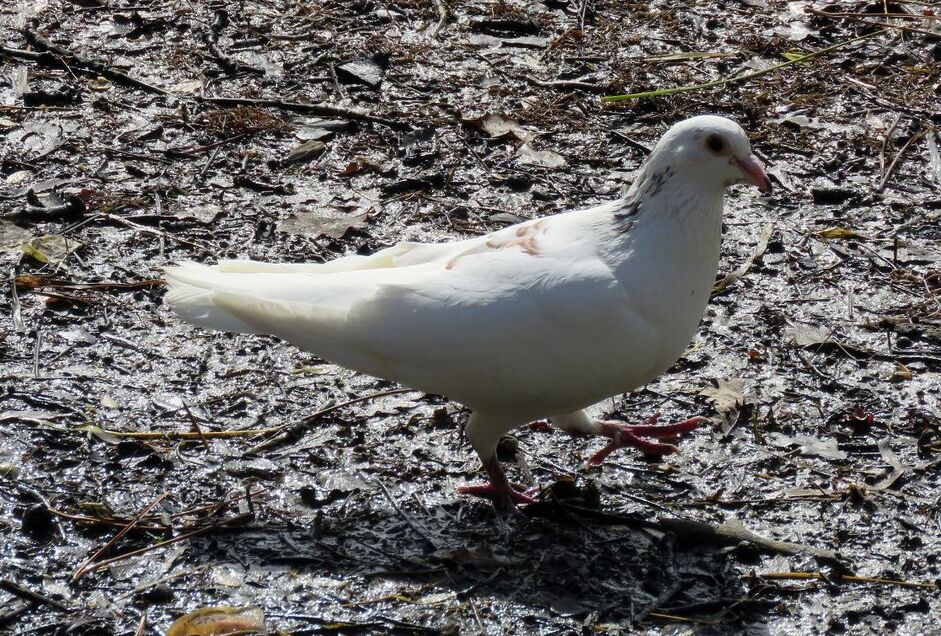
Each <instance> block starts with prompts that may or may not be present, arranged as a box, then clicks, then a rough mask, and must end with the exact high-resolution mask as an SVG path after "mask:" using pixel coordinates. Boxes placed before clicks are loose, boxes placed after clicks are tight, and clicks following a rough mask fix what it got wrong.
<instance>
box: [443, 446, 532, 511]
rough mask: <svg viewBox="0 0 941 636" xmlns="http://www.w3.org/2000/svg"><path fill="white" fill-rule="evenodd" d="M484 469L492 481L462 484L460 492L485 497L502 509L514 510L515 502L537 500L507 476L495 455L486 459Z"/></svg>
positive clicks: (526, 502) (523, 502) (522, 502)
mask: <svg viewBox="0 0 941 636" xmlns="http://www.w3.org/2000/svg"><path fill="white" fill-rule="evenodd" d="M483 464H484V469H485V470H486V471H487V475H488V476H489V477H490V483H487V484H479V485H474V486H461V487H460V488H458V489H457V491H458V492H460V493H464V494H466V495H475V496H477V497H485V498H487V499H490V500H491V501H493V505H494V506H496V507H497V508H499V509H501V510H512V509H513V508H514V507H515V504H531V503H536V500H535V499H533V498H532V497H530V496H529V495H528V494H526V493H525V492H523V491H521V490H517V489H516V488H515V487H514V486H513V485H512V484H511V483H510V482H509V481H508V480H507V478H506V473H504V472H503V467H502V466H501V465H500V461H499V460H498V459H497V458H496V456H493V457H491V458H489V459H486V460H484V462H483Z"/></svg>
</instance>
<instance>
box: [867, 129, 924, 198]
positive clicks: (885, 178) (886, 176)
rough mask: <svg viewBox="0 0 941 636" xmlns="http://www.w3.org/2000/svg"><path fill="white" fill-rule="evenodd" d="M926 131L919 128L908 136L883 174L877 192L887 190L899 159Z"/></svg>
mask: <svg viewBox="0 0 941 636" xmlns="http://www.w3.org/2000/svg"><path fill="white" fill-rule="evenodd" d="M924 133H925V130H924V128H919V129H918V131H917V132H916V133H915V134H914V135H912V136H911V137H909V138H908V141H906V142H905V145H903V146H902V149H901V150H899V151H898V153H897V154H896V155H895V158H894V159H892V163H890V164H889V167H888V168H886V171H885V174H884V175H882V181H880V182H879V187H878V188H877V189H876V192H882V191H883V190H885V187H886V185H888V183H889V179H891V178H892V175H893V174H894V173H895V168H896V167H897V166H898V163H899V159H901V158H902V156H903V155H904V154H905V152H906V151H907V150H908V147H909V146H911V145H912V144H913V143H915V142H916V141H918V140H919V139H921V138H922V136H923V135H924Z"/></svg>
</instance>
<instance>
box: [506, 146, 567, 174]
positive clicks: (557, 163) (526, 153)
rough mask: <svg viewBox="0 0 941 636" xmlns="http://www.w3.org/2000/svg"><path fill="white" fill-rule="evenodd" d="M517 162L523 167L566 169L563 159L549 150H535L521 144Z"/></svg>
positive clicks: (565, 162)
mask: <svg viewBox="0 0 941 636" xmlns="http://www.w3.org/2000/svg"><path fill="white" fill-rule="evenodd" d="M516 156H517V161H518V162H519V163H520V164H522V165H524V166H539V167H542V168H552V169H564V168H567V167H568V165H569V164H568V162H567V161H566V160H565V157H563V156H562V155H560V154H559V153H557V152H553V151H551V150H535V149H533V147H532V146H530V145H529V144H523V145H522V146H521V147H520V149H519V152H518V153H517V155H516Z"/></svg>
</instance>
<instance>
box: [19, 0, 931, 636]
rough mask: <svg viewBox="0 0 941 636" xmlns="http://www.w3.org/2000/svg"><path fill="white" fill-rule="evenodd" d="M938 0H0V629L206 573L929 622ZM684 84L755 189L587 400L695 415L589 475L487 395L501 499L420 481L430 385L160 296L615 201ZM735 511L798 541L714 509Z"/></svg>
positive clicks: (736, 628) (447, 610)
mask: <svg viewBox="0 0 941 636" xmlns="http://www.w3.org/2000/svg"><path fill="white" fill-rule="evenodd" d="M935 11H938V12H939V13H941V9H937V8H935V7H934V5H933V4H932V3H929V2H918V3H894V2H892V3H882V2H878V3H873V4H871V5H868V4H865V3H860V2H847V3H841V4H840V5H834V4H830V5H828V4H824V3H820V4H814V3H810V2H789V3H783V2H772V1H765V0H749V1H747V2H743V3H705V2H700V3H694V2H600V1H599V2H592V1H589V0H583V1H581V2H579V1H572V2H565V1H556V0H546V1H545V2H533V3H527V2H522V1H518V2H517V1H512V2H473V3H457V2H453V3H450V5H449V4H448V3H446V2H444V1H443V0H442V2H435V1H433V0H391V1H375V2H373V1H372V0H362V1H358V2H330V1H325V2H317V3H306V2H289V1H274V2H251V1H248V2H239V3H235V2H228V1H225V0H223V1H219V2H214V3H194V4H193V5H190V4H189V3H174V2H161V1H159V0H154V1H152V2H143V3H128V4H127V5H126V6H125V5H124V4H122V3H121V2H114V3H111V2H108V3H106V6H105V5H99V4H97V3H96V2H95V1H94V0H89V1H88V2H74V3H33V2H26V1H25V0H14V2H12V3H6V4H4V6H3V7H2V8H0V45H2V46H3V48H2V49H0V59H2V63H3V73H2V74H0V77H2V79H0V135H2V137H3V139H2V144H3V145H2V151H0V152H2V163H0V177H2V180H3V190H2V194H0V217H2V220H0V247H2V250H3V253H2V256H0V258H2V259H3V262H4V272H5V283H4V285H5V287H4V289H5V291H4V293H3V294H2V295H0V315H2V318H0V360H2V367H0V373H2V391H0V432H2V439H0V475H2V476H0V528H2V530H3V534H4V537H5V539H4V541H3V542H2V545H0V573H2V575H0V578H2V590H3V591H2V592H0V603H2V606H0V630H8V631H10V632H12V633H24V634H25V633H70V634H98V633H101V634H111V633H121V634H130V633H164V632H165V630H166V629H167V627H168V626H169V624H170V622H171V621H172V620H173V618H175V617H177V616H179V615H181V614H184V613H186V612H189V611H192V610H194V609H197V608H200V607H206V606H212V605H229V606H258V607H261V608H263V609H264V612H265V615H266V619H267V622H268V625H269V626H270V627H271V628H274V629H281V630H286V631H294V632H297V633H334V632H339V633H377V632H384V631H394V632H401V633H416V632H417V633H473V632H475V631H479V632H485V633H501V632H502V633H537V634H554V633H579V632H581V633H619V632H624V631H632V632H636V633H670V634H675V633H702V634H710V633H741V632H748V633H821V632H828V633H867V632H875V633H886V632H888V631H890V630H893V631H897V632H898V633H901V634H924V633H929V632H930V631H931V630H933V629H936V627H935V622H936V621H935V619H934V615H936V613H937V612H938V611H939V599H938V588H937V583H936V582H937V581H938V580H939V576H941V575H939V565H941V564H939V555H941V533H939V529H941V528H939V520H941V483H939V464H938V462H939V451H941V437H939V418H941V406H939V397H938V380H939V371H941V304H939V298H938V295H939V289H941V272H939V263H941V244H939V239H941V230H939V223H938V220H939V219H938V217H939V210H941V158H939V155H938V150H937V147H938V145H941V138H939V137H938V133H937V130H936V128H937V126H938V124H939V123H941V111H939V109H938V107H937V104H938V99H939V92H941V72H939V66H938V60H939V58H941V38H939V36H938V35H935V34H934V32H933V30H936V29H937V28H938V27H939V20H938V19H937V16H936V14H935ZM824 13H829V14H830V15H824ZM885 14H888V16H889V17H886V15H885ZM859 36H867V37H864V38H861V39H858V40H856V41H853V42H850V40H852V39H853V38H858V37H859ZM843 43H845V44H844V45H843V46H840V47H838V48H836V49H835V50H834V51H832V52H830V53H828V54H826V55H821V56H819V57H815V58H812V59H808V60H804V61H801V62H799V63H794V64H792V65H789V66H786V67H784V68H782V69H779V70H777V71H774V72H772V73H768V74H763V75H759V76H758V77H755V78H754V79H751V80H749V81H747V82H738V83H729V84H725V85H723V86H720V87H718V88H711V89H707V90H700V91H695V92H688V93H682V94H678V95H672V96H666V97H659V98H655V99H648V100H643V101H637V100H627V101H624V102H620V103H618V104H615V105H609V106H603V105H602V104H601V101H600V96H602V95H611V94H617V93H620V92H624V91H634V90H647V89H656V88H665V87H671V86H680V85H685V84H695V83H701V82H706V81H711V80H717V79H721V78H727V77H733V76H736V75H739V74H742V73H748V72H752V71H755V70H760V69H763V68H767V67H770V66H772V65H774V64H779V63H782V62H784V61H787V60H789V59H794V55H795V54H806V53H810V52H813V51H818V50H821V49H824V48H826V47H830V46H833V45H838V44H843ZM701 112H717V113H724V114H728V115H731V116H734V117H735V118H737V119H738V120H739V121H740V122H741V123H742V124H743V126H744V127H745V128H746V129H747V130H748V131H749V132H750V134H751V135H752V138H753V142H754V146H755V148H756V151H757V152H758V153H759V155H760V156H762V157H764V158H765V159H766V160H767V162H768V164H769V166H770V167H771V169H770V172H771V174H772V175H773V178H774V180H775V186H776V188H777V189H776V192H775V194H774V195H773V196H771V197H770V198H767V199H758V198H757V197H758V194H757V193H755V192H752V191H744V190H742V191H737V192H734V193H733V196H732V200H731V201H730V204H729V209H728V215H727V224H726V229H727V231H726V237H725V245H724V255H723V262H722V265H721V272H720V276H721V277H722V280H721V282H720V284H719V285H718V287H717V292H716V295H715V298H714V302H713V303H712V304H711V305H710V308H709V310H708V313H707V316H706V319H705V321H704V324H703V327H702V329H701V330H700V333H699V335H698V337H697V339H696V341H695V342H694V343H693V345H692V346H691V349H690V350H689V352H688V353H687V355H686V356H685V357H684V358H683V360H681V361H680V362H679V363H678V364H677V365H676V366H675V367H674V368H673V369H672V370H671V371H670V372H669V373H668V374H666V375H665V376H664V377H663V378H661V379H660V380H659V381H657V382H656V383H654V384H651V385H650V386H648V387H646V388H645V389H643V390H641V391H638V392H636V393H635V394H633V395H630V396H620V397H617V398H614V399H612V400H608V401H606V402H605V403H603V404H600V405H599V406H598V407H597V410H598V411H599V413H603V414H606V415H608V416H612V417H617V418H623V419H625V420H627V421H638V420H640V419H643V418H645V417H647V416H648V415H650V414H651V413H653V412H661V413H662V414H663V417H664V419H665V420H669V419H673V418H685V417H687V416H689V415H692V414H696V413H703V414H706V415H710V416H713V417H714V420H715V426H714V427H712V428H711V429H710V428H706V429H704V430H701V431H700V432H698V433H697V434H695V435H692V436H690V437H689V438H687V439H685V440H683V450H684V452H683V454H682V455H679V456H675V457H668V458H642V457H639V456H637V455H634V454H631V453H627V452H623V453H620V454H618V455H615V456H613V457H612V458H611V459H610V461H608V462H607V463H606V464H605V465H604V466H602V467H599V468H592V469H588V468H586V461H585V460H586V459H587V457H588V456H589V455H590V453H591V452H593V451H594V450H596V449H597V447H598V444H599V442H597V441H592V440H584V439H577V438H570V437H568V436H565V435H563V434H560V433H558V432H552V431H549V430H547V429H546V428H545V427H543V426H539V425H538V424H537V425H534V426H532V427H530V428H527V429H522V430H520V431H518V432H517V435H516V438H517V441H518V447H517V449H516V451H515V455H516V459H517V462H516V464H515V465H514V464H510V465H509V468H510V470H511V473H512V477H513V478H514V479H517V480H519V481H520V482H522V483H527V482H530V483H532V484H534V485H538V486H541V487H544V488H545V489H546V490H545V491H544V494H543V497H544V499H545V503H540V504H537V505H536V506H533V507H532V508H530V509H528V510H526V511H524V512H523V514H520V515H518V516H516V517H512V518H506V519H501V518H498V517H496V516H495V515H494V514H493V512H492V511H491V510H490V508H489V507H488V505H487V504H486V503H485V502H481V501H476V500H471V499H469V498H467V497H461V496H458V495H457V494H455V488H456V487H457V486H459V485H462V484H465V483H467V482H469V481H474V480H476V479H477V478H478V477H479V470H478V465H477V460H476V458H475V457H474V456H473V453H472V451H471V450H470V448H469V447H468V446H467V444H466V443H465V442H464V441H463V440H462V438H461V435H460V425H461V424H462V423H463V421H464V419H465V417H466V413H464V412H463V411H462V410H461V409H460V408H459V407H458V406H456V405H454V404H452V403H448V402H447V401H445V400H443V399H441V398H438V397H436V396H427V395H423V394H420V393H417V392H405V391H396V389H398V388H399V387H395V386H393V385H390V384H388V383H385V382H380V381H376V380H374V379H371V378H367V377H361V376H357V375H355V374H353V373H350V372H347V371H345V370H343V369H340V368H337V367H335V366H332V365H329V364H326V363H325V362H324V361H322V360H319V359H317V358H316V357H315V356H313V355H310V354H307V353H299V352H298V351H296V350H294V349H293V348H292V347H289V346H286V345H284V344H283V343H281V342H278V341H275V340H273V339H268V338H260V337H243V336H232V335H227V334H214V333H206V332H203V331H200V330H197V329H193V328H191V327H189V326H188V325H185V324H182V323H181V322H180V321H179V320H177V319H176V318H174V317H173V316H172V315H171V314H170V313H169V312H168V310H167V309H166V308H165V307H163V306H162V304H161V301H160V298H161V296H162V293H163V290H162V287H161V285H160V284H159V282H158V281H157V280H156V279H159V277H160V272H161V269H160V268H161V267H162V266H164V265H166V264H168V263H171V262H174V261H178V260H183V259H194V260H199V261H208V262H211V261H213V260H215V259H217V258H232V257H239V258H257V259H266V260H274V261H286V262H290V261H311V260H322V259H329V258H333V257H335V256H338V255H342V254H350V253H370V252H373V251H375V250H377V249H380V248H382V247H386V246H389V245H392V244H394V243H396V242H399V241H401V240H423V241H425V240H427V241H435V240H446V239H451V238H457V237H461V236H468V235H472V234H481V233H485V232H488V231H491V230H494V229H497V228H499V227H502V226H505V225H507V224H510V223H513V222H517V221H519V220H521V219H527V218H533V217H538V216H541V215H546V214H552V213H555V212H559V211H562V210H566V209H569V208H572V207H575V206H587V205H590V204H593V203H596V202H599V201H602V200H605V199H609V198H612V197H615V196H617V194H618V193H619V192H620V191H621V189H622V188H623V187H624V186H625V185H626V184H628V183H629V182H630V179H631V173H632V171H633V170H634V169H635V168H636V167H637V166H638V165H639V163H640V162H641V161H642V160H643V158H644V156H645V154H646V149H647V148H649V147H650V146H651V145H652V144H653V143H654V142H655V141H656V139H657V138H658V137H659V135H660V134H661V133H662V132H663V131H664V130H665V129H666V127H667V126H668V125H669V124H671V123H673V122H675V121H677V120H678V119H681V118H683V117H686V116H689V115H693V114H697V113H701ZM361 398H362V399H361ZM333 407H336V408H333ZM321 410H323V411H325V412H324V413H322V414H321V415H320V416H317V417H311V414H312V413H316V412H318V411H321ZM507 452H508V454H509V455H510V456H511V457H512V455H513V454H514V449H513V447H512V444H510V445H508V449H507ZM690 521H699V522H702V523H704V524H709V525H708V526H695V525H693V524H691V523H689V522H690ZM737 522H740V523H741V524H743V525H744V526H745V527H746V528H748V529H749V530H751V531H753V532H755V533H757V534H758V535H761V536H763V537H766V538H769V539H778V540H781V541H787V542H792V543H796V544H800V545H802V546H805V547H806V548H808V549H807V550H804V551H800V550H798V551H797V553H796V554H790V553H789V552H793V550H790V549H783V548H782V547H781V546H777V547H775V546H774V545H764V546H762V545H759V544H760V543H761V542H758V543H757V544H756V542H755V541H740V540H739V539H737V538H735V537H734V536H733V537H732V538H731V539H730V538H729V537H728V536H717V530H716V529H717V528H720V526H721V528H725V529H728V528H735V527H736V523H737ZM129 524H130V525H131V528H130V531H129V532H127V533H126V534H124V535H122V536H120V537H119V538H118V539H117V540H116V541H112V539H113V538H114V537H115V534H116V533H118V532H119V531H120V530H121V528H124V527H127V526H128V525H129ZM721 524H725V525H724V526H722V525H721ZM735 536H739V535H735ZM739 538H741V537H739ZM160 542H168V543H167V544H166V545H161V544H160ZM102 547H105V549H104V550H103V551H101V548H102ZM811 549H816V554H817V556H814V554H813V551H812V550H811ZM134 550H140V551H141V552H140V553H139V554H135V555H129V553H130V552H131V551H134ZM823 551H832V552H836V553H837V554H836V555H829V556H828V555H827V554H826V553H825V552H823ZM108 559H112V560H110V561H109V560H108ZM94 564H100V566H99V567H95V566H94ZM853 576H855V577H856V578H851V577H853ZM30 594H32V596H31V595H30ZM66 630H67V631H66Z"/></svg>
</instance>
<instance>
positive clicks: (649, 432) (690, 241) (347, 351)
mask: <svg viewBox="0 0 941 636" xmlns="http://www.w3.org/2000/svg"><path fill="white" fill-rule="evenodd" d="M739 182H747V183H750V184H753V185H755V186H757V187H758V188H760V189H761V190H762V191H764V192H769V191H770V189H771V186H770V182H769V181H768V177H767V175H766V174H765V171H764V169H763V168H762V166H761V164H760V163H759V161H758V160H757V159H756V158H755V156H754V155H753V154H752V152H751V146H750V144H749V142H748V138H747V137H746V135H745V132H744V131H743V130H742V128H741V127H740V126H739V125H738V124H736V123H735V122H733V121H731V120H729V119H725V118H723V117H717V116H709V115H705V116H699V117H693V118H691V119H687V120H685V121H682V122H680V123H678V124H676V125H674V126H673V127H672V128H670V130H669V131H667V133H666V134H665V135H664V136H663V138H662V139H661V140H660V142H659V143H658V144H657V145H656V147H655V148H654V150H653V152H652V153H651V154H650V157H649V158H648V159H647V161H646V163H644V165H643V167H642V168H641V170H640V172H639V173H638V176H637V179H636V181H635V182H634V184H633V186H632V187H631V188H630V190H629V191H628V192H627V194H626V195H625V196H624V197H622V198H620V199H618V200H616V201H612V202H610V203H605V204H603V205H599V206H596V207H592V208H588V209H583V210H577V211H573V212H566V213H563V214H558V215H555V216H551V217H548V218H544V219H538V220H532V221H525V222H523V223H519V224H517V225H514V226H512V227H508V228H505V229H502V230H498V231H496V232H493V233H491V234H488V235H486V236H481V237H476V238H470V239H467V240H462V241H454V242H451V243H440V244H421V243H401V244H398V245H395V246H393V247H390V248H387V249H384V250H381V251H379V252H377V253H375V254H373V255H372V256H347V257H345V258H339V259H337V260H334V261H330V262H328V263H316V264H272V263H261V262H256V261H223V262H221V263H219V264H218V265H215V266H212V267H209V266H205V265H200V264H197V263H192V262H187V263H181V264H179V265H175V266H172V267H169V268H167V270H166V279H167V284H168V285H169V292H168V293H167V295H166V302H167V303H168V304H169V305H170V306H171V307H172V308H173V309H174V310H175V311H176V312H177V313H178V314H179V315H180V316H182V317H183V318H184V319H186V320H187V321H189V322H192V323H194V324H196V325H199V326H201V327H206V328H209V329H219V330H224V331H236V332H242V333H256V334H272V335H275V336H278V337H279V338H283V339H284V340H287V341H288V342H290V343H292V344H294V345H295V346H297V347H299V348H301V349H305V350H307V351H310V352H313V353H315V354H316V355H318V356H320V357H322V358H325V359H327V360H329V361H332V362H334V363H336V364H340V365H343V366H345V367H349V368H350V369H354V370H356V371H359V372H362V373H368V374H370V375H373V376H377V377H380V378H385V379H387V380H392V381H395V382H398V383H401V384H404V385H406V386H410V387H413V388H416V389H419V390H422V391H426V392H429V393H437V394H441V395H445V396H448V397H449V398H451V399H453V400H456V401H458V402H461V403H463V404H465V405H466V406H468V407H469V408H470V409H471V410H472V414H471V416H470V420H469V421H468V423H467V428H466V433H467V437H468V439H469V440H470V442H471V444H472V445H473V447H474V449H475V450H476V451H477V454H478V455H479V456H480V459H481V461H482V462H483V466H484V468H485V470H486V471H487V474H488V476H489V478H490V481H489V483H488V484H486V485H481V486H467V487H464V488H462V489H461V491H462V492H468V493H473V494H478V495H483V496H489V497H492V498H493V499H494V503H495V504H496V505H498V506H499V507H512V506H513V504H514V503H529V502H532V501H533V499H532V498H531V497H530V496H529V495H528V494H526V493H525V492H522V491H521V490H519V489H518V488H517V487H515V486H513V485H511V484H510V483H509V482H508V480H507V478H506V476H505V474H504V472H503V469H502V467H501V466H500V462H499V461H498V460H497V457H496V446H497V442H498V440H499V439H500V438H501V437H502V436H503V435H504V434H506V433H507V432H508V431H510V430H511V429H513V428H515V427H517V426H520V425H523V424H526V423H528V422H532V421H533V420H537V419H540V418H549V419H550V421H551V422H552V424H554V425H555V426H557V427H560V428H562V429H564V430H567V431H571V432H578V433H587V434H593V435H602V436H605V437H608V438H610V441H609V443H608V445H607V446H606V447H605V448H604V449H602V450H601V451H599V452H598V453H597V454H596V455H595V456H594V457H593V458H592V461H593V462H599V461H601V459H603V458H604V457H605V456H607V455H608V454H609V453H610V452H611V451H613V450H614V449H616V448H621V447H625V446H633V447H636V448H639V449H641V450H643V451H646V452H653V453H660V454H663V453H669V452H673V451H675V450H676V447H675V446H673V445H671V444H668V443H663V442H656V441H651V440H647V439H643V437H648V438H656V439H664V438H673V437H675V436H676V435H677V434H678V433H681V432H686V431H690V430H692V429H694V428H695V427H696V426H697V424H698V423H699V422H700V421H702V420H703V419H704V418H700V417H696V418H692V419H689V420H687V421H685V422H681V423H679V424H672V425H659V426H658V425H655V424H654V421H653V418H651V420H648V421H647V422H645V423H644V424H641V425H627V424H623V423H620V422H611V421H601V420H596V419H593V418H591V417H589V416H588V415H586V413H585V412H584V411H583V410H582V409H584V408H585V407H587V406H590V405H592V404H594V403H596V402H598V401H600V400H602V399H604V398H607V397H610V396H612V395H616V394H619V393H624V392H627V391H632V390H633V389H635V388H637V387H639V386H642V385H644V384H646V383H648V382H650V381H651V380H653V379H655V378H656V377H658V376H659V375H660V374H661V373H663V372H664V371H666V370H667V369H668V368H669V367H670V366H672V365H673V363H674V362H676V360H677V359H678V358H679V356H680V355H681V354H682V353H683V351H684V350H685V348H686V347H687V346H688V344H689V342H690V340H691V338H692V337H693V335H694V334H695V332H696V329H697V327H698V325H699V322H700V319H701V318H702V315H703V312H704V310H705V307H706V303H707V301H708V300H709V294H710V291H711V289H712V285H713V282H714V280H715V276H716V270H717V266H718V260H719V247H720V240H721V228H722V209H723V199H724V195H725V190H726V188H727V186H729V185H731V184H734V183H739Z"/></svg>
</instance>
